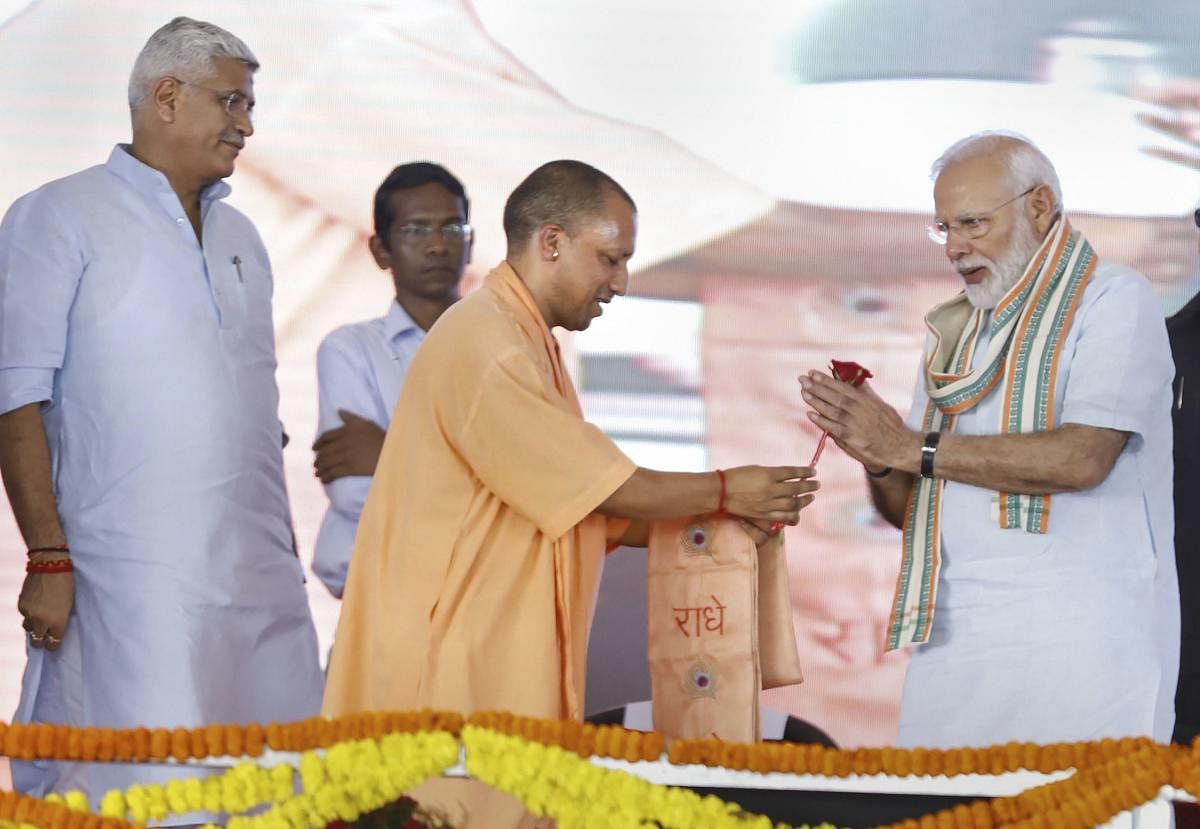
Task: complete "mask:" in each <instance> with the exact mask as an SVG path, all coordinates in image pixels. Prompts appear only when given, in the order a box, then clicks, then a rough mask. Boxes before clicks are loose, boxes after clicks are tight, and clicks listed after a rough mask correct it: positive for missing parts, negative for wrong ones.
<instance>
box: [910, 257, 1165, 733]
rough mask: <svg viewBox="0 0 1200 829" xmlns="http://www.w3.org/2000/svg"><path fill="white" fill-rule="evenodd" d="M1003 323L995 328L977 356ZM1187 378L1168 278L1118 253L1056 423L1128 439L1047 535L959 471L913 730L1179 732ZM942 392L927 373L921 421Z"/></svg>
mask: <svg viewBox="0 0 1200 829" xmlns="http://www.w3.org/2000/svg"><path fill="white" fill-rule="evenodd" d="M987 336H988V334H987V328H986V327H985V328H983V330H982V332H981V334H980V343H979V345H978V346H977V347H976V349H975V356H976V360H979V359H980V358H981V357H982V355H983V354H984V353H985V352H986V338H987ZM1171 376H1172V374H1171V355H1170V349H1169V346H1168V343H1167V340H1166V330H1165V328H1164V326H1163V313H1162V303H1161V302H1160V301H1159V299H1158V297H1157V295H1156V294H1155V293H1154V289H1153V288H1152V287H1151V286H1150V283H1149V282H1148V281H1147V280H1146V279H1145V278H1144V277H1143V276H1142V275H1141V274H1138V273H1136V272H1134V271H1132V270H1130V269H1129V268H1126V267H1123V266H1121V265H1117V264H1115V263H1111V262H1104V261H1101V262H1100V263H1099V265H1098V266H1097V268H1096V272H1095V275H1094V276H1093V278H1092V282H1091V284H1090V285H1089V286H1088V288H1087V290H1086V291H1085V292H1084V294H1083V297H1082V299H1081V301H1080V305H1079V309H1078V311H1077V312H1076V316H1075V323H1074V324H1073V325H1072V326H1071V328H1070V330H1069V332H1068V333H1067V338H1066V342H1065V349H1064V354H1063V362H1062V363H1061V364H1060V366H1059V371H1058V376H1057V383H1056V388H1055V391H1054V394H1055V398H1056V400H1057V401H1058V405H1057V407H1056V408H1057V410H1058V417H1057V420H1058V423H1057V424H1056V425H1059V426H1061V425H1062V424H1063V423H1080V424H1087V425H1092V426H1099V427H1104V428H1109V429H1118V430H1121V431H1124V432H1128V433H1129V434H1130V437H1129V440H1128V441H1127V442H1126V444H1125V447H1124V449H1122V451H1121V453H1120V454H1119V455H1118V456H1117V460H1116V463H1115V464H1114V465H1113V468H1112V471H1111V472H1110V473H1109V474H1108V477H1106V478H1105V479H1104V480H1103V481H1102V482H1101V483H1100V484H1099V485H1098V486H1096V487H1094V488H1092V489H1087V490H1083V491H1080V492H1063V493H1058V494H1056V495H1054V496H1053V508H1052V512H1051V518H1050V532H1048V533H1045V534H1034V533H1027V532H1021V531H1019V530H1012V529H1001V528H1000V526H999V524H998V522H997V521H996V518H995V516H996V511H997V510H998V508H999V507H998V495H997V492H996V490H994V489H986V488H983V487H979V486H972V485H970V484H965V483H961V482H958V481H951V480H947V481H946V482H945V484H944V487H945V488H944V490H943V495H942V497H943V499H944V503H943V505H942V520H941V535H942V548H941V554H942V561H941V572H940V575H939V581H938V588H937V602H936V608H935V612H934V624H933V628H932V631H931V633H930V636H929V640H928V641H927V642H925V643H924V644H922V645H917V646H916V647H914V648H913V652H912V661H911V662H910V664H909V668H908V676H907V678H906V680H905V684H904V696H903V698H902V702H901V706H900V732H899V737H898V743H899V744H900V745H905V746H937V747H953V746H961V745H988V744H992V743H997V742H1007V741H1009V740H1018V741H1025V740H1031V741H1036V742H1042V743H1048V742H1058V741H1062V740H1083V739H1099V738H1101V737H1116V736H1123V735H1151V734H1152V735H1154V736H1155V737H1156V738H1158V739H1160V740H1169V739H1170V736H1171V730H1172V728H1173V726H1174V707H1173V705H1174V704H1173V698H1174V692H1175V681H1174V680H1175V676H1174V673H1175V670H1176V669H1177V665H1178V658H1179V656H1178V652H1179V595H1178V587H1177V584H1176V580H1175V558H1174V546H1173V510H1172V492H1171V474H1170V473H1171V464H1172V459H1171V414H1170V381H1171ZM927 400H928V397H927V395H926V393H925V383H924V379H923V378H922V380H921V382H919V383H918V384H917V391H916V394H915V395H914V398H913V407H912V410H911V412H910V413H909V416H908V418H907V421H906V422H907V424H908V426H909V428H911V429H914V430H919V429H920V428H921V415H922V413H923V412H924V411H925V405H926V402H927ZM1003 404H1004V394H1003V388H1001V387H997V388H996V389H994V390H993V391H992V392H991V393H990V394H989V395H988V396H987V397H985V398H984V399H983V401H981V402H980V403H979V404H978V405H976V406H975V407H974V408H971V409H969V410H967V411H965V412H963V413H962V414H960V415H958V418H957V420H956V421H955V425H954V432H955V433H956V434H960V435H994V434H996V424H997V423H999V422H1000V408H1001V406H1003ZM1018 689H1019V690H1018ZM1014 691H1016V692H1015V693H1014Z"/></svg>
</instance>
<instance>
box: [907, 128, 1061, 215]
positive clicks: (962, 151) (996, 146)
mask: <svg viewBox="0 0 1200 829" xmlns="http://www.w3.org/2000/svg"><path fill="white" fill-rule="evenodd" d="M988 155H998V156H1001V158H1002V159H1003V161H1004V166H1005V169H1006V170H1007V171H1008V182H1009V184H1010V185H1011V186H1012V190H1013V193H1014V194H1016V193H1020V192H1023V191H1025V190H1028V189H1029V188H1031V187H1036V186H1037V185H1039V184H1045V185H1047V186H1048V187H1049V188H1050V189H1051V190H1052V191H1054V206H1055V207H1056V208H1057V209H1058V210H1062V185H1061V184H1060V183H1059V181H1058V173H1056V172H1055V171H1054V165H1053V164H1051V163H1050V159H1048V158H1046V154H1045V153H1043V152H1042V151H1041V150H1039V149H1038V148H1037V147H1036V146H1035V145H1034V143H1033V142H1032V141H1030V140H1029V139H1028V138H1026V137H1025V136H1023V135H1021V134H1019V133H1015V132H1008V131H1006V130H989V131H987V132H977V133H975V134H974V135H968V136H967V137H966V138H964V139H962V140H961V141H956V142H954V144H952V145H950V147H949V149H947V150H946V151H945V152H944V153H942V154H941V155H940V156H938V159H937V161H935V162H933V166H932V167H930V170H929V175H930V178H932V179H933V180H934V181H937V178H938V176H940V175H941V174H942V170H944V169H945V168H946V167H948V166H950V165H951V164H954V163H956V162H959V161H966V160H967V159H971V158H979V157H980V156H988Z"/></svg>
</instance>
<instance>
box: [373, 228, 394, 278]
mask: <svg viewBox="0 0 1200 829" xmlns="http://www.w3.org/2000/svg"><path fill="white" fill-rule="evenodd" d="M367 249H368V250H369V251H371V257H372V258H373V259H374V260H375V264H376V265H378V266H379V269H380V270H383V271H390V270H391V269H392V252H391V251H389V250H388V249H387V246H386V245H385V244H384V243H383V240H382V239H380V238H379V237H378V236H375V235H374V234H372V236H371V238H370V239H368V240H367Z"/></svg>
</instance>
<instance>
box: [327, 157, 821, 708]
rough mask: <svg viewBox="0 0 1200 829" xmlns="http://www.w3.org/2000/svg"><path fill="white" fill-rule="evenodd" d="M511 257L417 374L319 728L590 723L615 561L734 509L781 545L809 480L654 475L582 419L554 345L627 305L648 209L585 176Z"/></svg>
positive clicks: (385, 469) (358, 556)
mask: <svg viewBox="0 0 1200 829" xmlns="http://www.w3.org/2000/svg"><path fill="white" fill-rule="evenodd" d="M504 230H505V234H506V236H507V237H508V255H507V258H506V260H505V262H503V263H502V264H501V265H500V266H499V267H497V268H496V269H495V270H493V271H492V272H491V273H490V274H489V275H488V277H487V280H486V282H485V284H484V285H483V287H482V288H481V289H480V290H478V291H477V292H475V293H474V294H472V295H471V296H469V297H467V298H466V299H463V300H461V301H459V302H458V303H457V304H455V305H454V306H453V307H452V308H450V309H449V310H448V311H446V313H445V314H444V315H443V316H442V318H441V319H440V320H439V321H438V323H437V324H436V325H435V326H434V327H433V329H432V330H431V331H430V332H429V334H428V336H427V337H426V339H425V341H424V342H423V343H422V344H421V347H420V348H419V349H418V351H417V354H416V356H415V357H414V358H413V361H412V364H411V366H410V367H409V373H408V375H407V377H406V379H405V383H404V387H403V389H402V390H401V394H400V401H399V403H398V405H397V408H396V411H395V414H394V416H393V418H392V426H391V427H389V430H388V434H387V437H386V439H385V441H384V446H383V452H382V454H381V456H380V460H379V465H378V467H377V469H376V474H375V482H374V485H373V486H372V489H371V492H370V494H369V495H368V497H367V503H366V505H365V507H364V510H363V514H362V518H361V521H360V524H359V531H358V536H357V538H356V541H355V547H354V552H353V555H352V558H351V564H350V570H349V575H348V579H347V583H346V590H345V593H344V597H343V608H342V615H341V619H340V622H339V625H338V630H337V636H336V639H335V645H334V650H333V655H332V659H331V663H330V668H329V675H328V682H327V690H326V695H325V702H324V712H325V713H326V714H331V715H336V714H344V713H347V712H352V711H364V710H372V709H376V710H378V709H393V710H394V709H414V708H422V707H436V708H445V709H457V710H460V711H464V712H471V711H476V710H480V709H503V710H507V711H512V712H514V713H517V714H522V715H528V716H539V717H551V718H563V719H566V718H571V719H576V720H579V719H581V718H582V716H583V705H584V675H585V666H586V658H585V656H586V655H585V650H586V646H587V635H588V627H589V625H590V623H591V617H592V611H593V609H594V605H595V596H596V590H597V586H598V583H599V576H600V569H601V563H602V560H603V557H604V553H605V546H606V544H611V543H616V542H621V543H635V544H636V543H642V544H644V543H645V537H646V525H645V523H644V522H645V521H646V520H650V519H655V518H667V517H679V516H688V515H695V514H702V513H710V512H716V511H719V510H722V509H723V510H725V511H726V512H728V513H730V514H732V515H738V516H742V517H744V518H747V519H752V520H754V521H757V522H759V523H760V525H761V526H762V527H770V526H771V525H772V524H773V523H774V525H775V530H776V531H777V530H778V528H779V527H781V526H782V525H783V524H784V523H792V524H794V523H795V522H796V521H797V520H798V515H799V511H800V509H801V508H802V507H804V506H805V505H806V504H807V503H808V502H809V501H811V498H812V495H811V494H810V493H812V492H813V491H815V489H816V486H817V485H816V482H815V481H813V480H811V474H812V473H811V470H809V469H805V468H797V467H786V466H785V467H757V466H750V467H739V468H736V469H730V470H727V471H725V472H722V473H713V472H709V473H666V472H657V471H654V470H648V469H641V468H639V467H637V466H636V465H635V464H634V463H633V462H632V461H631V460H629V458H627V457H626V456H625V455H624V454H623V453H622V452H621V451H620V450H619V449H618V448H617V447H616V445H615V444H613V442H612V441H611V440H609V439H608V438H607V437H605V436H604V435H603V434H602V433H601V432H600V430H599V429H597V428H596V427H595V426H592V425H590V424H588V423H587V422H586V421H584V420H583V418H582V415H581V411H580V407H579V402H578V400H577V398H576V395H575V389H574V386H573V385H572V383H571V379H570V377H569V376H568V375H567V373H566V370H565V367H564V365H563V360H562V356H561V355H560V353H559V349H558V345H557V342H556V340H555V338H554V336H553V334H552V333H551V329H553V328H554V327H556V326H558V327H562V328H565V329H567V330H572V331H579V330H583V329H584V328H587V326H588V325H589V324H590V323H591V321H592V319H593V318H595V317H597V316H599V315H600V314H601V313H602V310H603V305H604V304H605V303H607V302H609V301H610V300H611V299H612V298H613V297H614V296H618V295H621V294H624V293H625V291H626V288H627V287H628V282H629V271H628V263H629V260H630V258H631V257H632V256H633V253H634V244H635V236H636V208H635V207H634V203H633V200H632V199H631V198H630V197H629V195H628V194H627V193H626V192H625V191H624V190H623V189H622V188H621V187H620V185H618V184H617V183H616V182H615V181H613V180H612V179H611V178H610V177H608V176H607V175H605V174H604V173H602V172H600V171H599V170H596V169H595V168H593V167H590V166H588V165H586V164H583V163H581V162H577V161H556V162H551V163H549V164H546V165H543V166H542V167H540V168H538V169H537V170H535V171H534V172H533V173H532V174H530V175H529V177H528V178H526V179H525V181H524V182H522V184H521V185H520V186H518V187H517V189H516V190H515V191H514V192H513V193H512V195H511V196H510V197H509V199H508V202H507V204H506V205H505V210H504Z"/></svg>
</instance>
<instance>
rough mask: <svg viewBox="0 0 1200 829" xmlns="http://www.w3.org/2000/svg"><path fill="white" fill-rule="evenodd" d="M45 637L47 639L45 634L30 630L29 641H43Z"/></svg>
mask: <svg viewBox="0 0 1200 829" xmlns="http://www.w3.org/2000/svg"><path fill="white" fill-rule="evenodd" d="M43 639H45V637H44V636H39V635H38V634H36V633H34V632H33V631H32V630H31V631H29V641H30V642H41V641H42V640H43Z"/></svg>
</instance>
